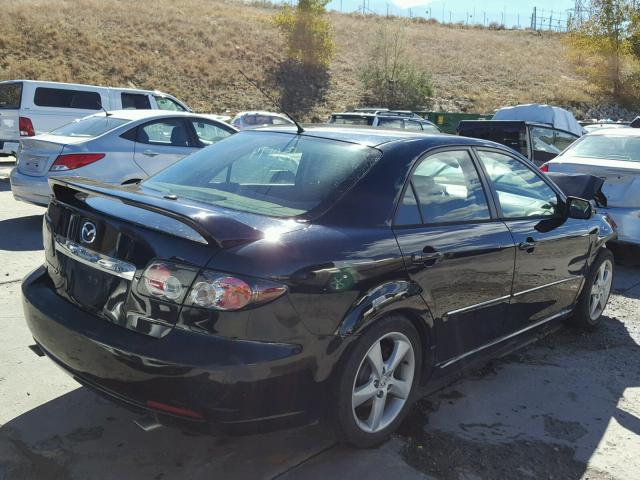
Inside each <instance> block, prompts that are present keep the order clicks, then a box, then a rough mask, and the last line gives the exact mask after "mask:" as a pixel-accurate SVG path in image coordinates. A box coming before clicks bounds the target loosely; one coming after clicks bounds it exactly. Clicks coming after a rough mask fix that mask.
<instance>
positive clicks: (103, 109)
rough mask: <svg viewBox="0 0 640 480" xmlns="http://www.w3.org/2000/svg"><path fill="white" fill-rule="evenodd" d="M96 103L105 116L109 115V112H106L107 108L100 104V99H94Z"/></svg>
mask: <svg viewBox="0 0 640 480" xmlns="http://www.w3.org/2000/svg"><path fill="white" fill-rule="evenodd" d="M96 104H97V105H98V106H99V107H100V110H102V111H103V112H104V116H105V117H110V116H111V114H110V113H109V112H107V109H106V108H104V107H103V106H102V102H101V101H100V100H98V101H96Z"/></svg>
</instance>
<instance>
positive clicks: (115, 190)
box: [49, 177, 264, 248]
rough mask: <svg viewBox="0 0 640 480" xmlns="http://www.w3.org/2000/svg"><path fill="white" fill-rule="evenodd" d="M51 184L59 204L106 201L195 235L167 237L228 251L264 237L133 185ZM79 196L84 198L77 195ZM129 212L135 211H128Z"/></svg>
mask: <svg viewBox="0 0 640 480" xmlns="http://www.w3.org/2000/svg"><path fill="white" fill-rule="evenodd" d="M49 185H50V186H51V189H52V191H53V195H54V199H55V201H57V202H60V203H64V204H68V205H71V206H77V207H78V206H79V207H80V208H85V209H86V208H91V206H89V205H87V204H86V203H85V199H86V196H87V195H91V196H97V197H102V198H106V199H109V200H112V201H115V202H119V203H121V204H123V205H127V206H129V207H132V208H135V209H141V210H143V211H146V212H152V213H153V214H155V215H161V216H163V217H168V218H171V219H173V220H175V221H177V222H179V223H180V224H182V225H183V226H186V227H188V228H189V229H191V230H192V231H193V233H194V234H196V235H190V234H189V232H185V231H184V230H180V229H176V231H175V232H172V231H166V230H163V231H166V233H168V234H172V235H174V236H179V237H183V238H187V239H190V240H194V241H199V242H200V243H207V244H211V245H216V246H218V247H220V248H229V247H232V246H235V245H238V244H241V243H247V242H251V241H255V240H259V239H261V238H263V237H264V234H263V232H261V231H260V230H258V229H256V228H253V227H251V226H249V225H247V224H245V223H243V222H241V221H239V220H237V219H235V218H233V216H231V215H221V214H220V213H219V212H217V211H216V210H215V209H213V208H204V207H201V206H198V205H197V204H195V202H194V203H189V202H176V201H175V200H173V199H170V198H165V197H162V196H155V195H151V194H148V193H143V192H140V191H139V187H137V186H133V185H127V186H118V185H108V184H104V183H101V182H98V181H95V180H91V179H86V178H80V177H73V178H71V177H67V178H65V177H56V178H49ZM134 188H135V189H134ZM78 193H81V194H85V195H78ZM81 204H82V205H81ZM114 210H115V209H114ZM104 213H105V214H106V215H111V216H117V217H118V218H122V219H123V220H128V221H134V223H138V224H141V225H142V226H146V227H149V228H153V226H152V225H151V222H140V221H138V222H135V220H134V219H133V218H131V217H133V216H135V215H131V216H129V215H117V214H116V213H115V211H104ZM129 213H134V212H133V211H132V210H129ZM145 223H149V224H145ZM178 230H180V231H178ZM198 237H199V239H198Z"/></svg>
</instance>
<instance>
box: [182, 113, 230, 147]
mask: <svg viewBox="0 0 640 480" xmlns="http://www.w3.org/2000/svg"><path fill="white" fill-rule="evenodd" d="M191 125H193V128H194V130H195V131H196V135H197V136H198V140H199V141H200V143H201V144H202V145H201V146H203V147H206V146H208V145H212V144H214V143H216V142H219V141H220V140H222V139H223V138H227V137H228V136H229V135H231V132H230V131H229V130H225V129H223V128H220V127H219V126H218V125H216V124H215V123H213V122H209V121H207V120H202V119H198V120H191Z"/></svg>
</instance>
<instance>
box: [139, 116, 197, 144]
mask: <svg viewBox="0 0 640 480" xmlns="http://www.w3.org/2000/svg"><path fill="white" fill-rule="evenodd" d="M137 141H138V142H139V143H147V144H149V145H159V146H165V147H188V146H189V143H190V142H189V133H188V132H187V128H186V125H185V124H184V123H183V122H182V121H181V120H179V119H169V120H161V121H158V122H152V123H147V124H146V125H143V126H142V127H140V128H138V137H137Z"/></svg>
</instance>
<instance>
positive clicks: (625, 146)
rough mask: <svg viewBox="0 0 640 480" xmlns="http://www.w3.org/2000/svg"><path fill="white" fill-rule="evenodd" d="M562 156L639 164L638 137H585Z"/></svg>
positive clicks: (639, 142) (639, 145)
mask: <svg viewBox="0 0 640 480" xmlns="http://www.w3.org/2000/svg"><path fill="white" fill-rule="evenodd" d="M562 156H563V157H588V158H602V159H607V160H627V161H632V162H640V137H638V136H627V135H615V134H614V135H587V136H585V137H582V140H580V141H579V142H576V143H574V144H573V145H572V146H571V147H569V148H568V149H567V151H566V152H565V153H564V154H563V155H562Z"/></svg>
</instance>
